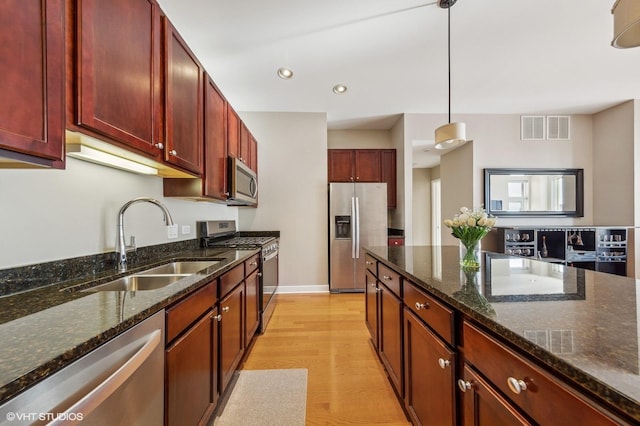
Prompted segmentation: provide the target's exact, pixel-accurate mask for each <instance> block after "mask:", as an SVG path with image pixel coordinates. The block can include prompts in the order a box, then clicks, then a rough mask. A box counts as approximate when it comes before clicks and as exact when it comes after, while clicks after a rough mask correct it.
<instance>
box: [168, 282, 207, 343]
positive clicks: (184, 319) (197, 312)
mask: <svg viewBox="0 0 640 426" xmlns="http://www.w3.org/2000/svg"><path fill="white" fill-rule="evenodd" d="M217 287H218V286H217V283H216V282H215V281H212V282H211V283H209V284H207V285H206V286H204V287H203V288H201V289H200V290H197V291H196V292H195V293H193V294H191V295H190V296H187V297H186V298H184V299H183V300H182V301H180V302H178V303H177V304H175V305H173V306H172V307H170V308H168V309H167V314H166V319H167V330H166V339H167V343H169V342H171V341H172V340H173V339H174V338H176V337H177V336H178V335H179V334H180V333H182V332H183V331H184V330H185V329H186V328H187V327H188V326H190V325H191V324H193V323H194V322H195V321H196V320H197V319H198V318H200V316H201V315H202V314H203V313H205V312H206V311H207V310H208V309H210V308H211V307H212V306H213V305H215V303H216V300H217V297H216V293H217V291H216V290H217Z"/></svg>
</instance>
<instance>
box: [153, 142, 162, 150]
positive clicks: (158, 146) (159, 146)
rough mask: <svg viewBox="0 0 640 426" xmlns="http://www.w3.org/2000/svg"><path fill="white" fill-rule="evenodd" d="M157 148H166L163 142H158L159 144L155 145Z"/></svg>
mask: <svg viewBox="0 0 640 426" xmlns="http://www.w3.org/2000/svg"><path fill="white" fill-rule="evenodd" d="M154 146H155V147H156V148H158V149H162V148H164V144H163V143H162V142H158V143H157V144H155V145H154Z"/></svg>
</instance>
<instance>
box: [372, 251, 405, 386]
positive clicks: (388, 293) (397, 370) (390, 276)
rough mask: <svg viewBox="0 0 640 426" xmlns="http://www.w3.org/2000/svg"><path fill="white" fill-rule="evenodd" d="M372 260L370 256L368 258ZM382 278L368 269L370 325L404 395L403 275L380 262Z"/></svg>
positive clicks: (382, 359)
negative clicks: (401, 280) (401, 276)
mask: <svg viewBox="0 0 640 426" xmlns="http://www.w3.org/2000/svg"><path fill="white" fill-rule="evenodd" d="M368 260H369V261H371V260H370V259H368ZM378 273H379V274H380V275H379V276H378V277H375V276H374V275H373V273H372V271H371V269H369V267H368V268H367V272H366V277H367V278H366V279H367V284H366V288H367V290H366V294H367V295H366V301H367V303H366V305H367V306H366V311H367V326H368V327H369V330H370V332H371V337H372V342H373V345H374V347H375V348H376V351H377V353H378V356H379V357H380V360H381V361H382V363H383V364H384V366H385V369H386V371H387V374H388V375H389V379H390V380H391V383H392V385H393V387H394V389H395V391H396V393H397V394H398V395H399V397H400V398H402V394H403V382H402V380H403V374H402V300H401V299H400V294H401V293H400V289H401V284H400V276H399V275H398V274H396V273H395V272H393V271H392V270H390V269H389V268H386V267H385V266H384V265H378Z"/></svg>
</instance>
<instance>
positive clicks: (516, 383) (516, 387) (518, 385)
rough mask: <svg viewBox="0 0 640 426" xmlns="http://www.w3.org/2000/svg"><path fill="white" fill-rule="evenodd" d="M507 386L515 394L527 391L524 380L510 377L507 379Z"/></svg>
mask: <svg viewBox="0 0 640 426" xmlns="http://www.w3.org/2000/svg"><path fill="white" fill-rule="evenodd" d="M507 385H509V389H511V392H513V393H515V394H520V393H521V392H524V391H526V390H527V384H526V383H525V381H524V380H520V379H516V378H513V377H509V378H508V379H507Z"/></svg>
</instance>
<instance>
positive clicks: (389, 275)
mask: <svg viewBox="0 0 640 426" xmlns="http://www.w3.org/2000/svg"><path fill="white" fill-rule="evenodd" d="M378 279H379V280H380V281H382V282H383V283H384V285H385V286H387V287H388V288H389V290H391V291H392V292H394V293H395V295H396V296H398V297H400V296H401V293H400V275H398V274H397V273H396V272H394V271H393V270H391V269H389V268H387V267H386V266H385V265H383V264H382V263H380V264H378Z"/></svg>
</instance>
